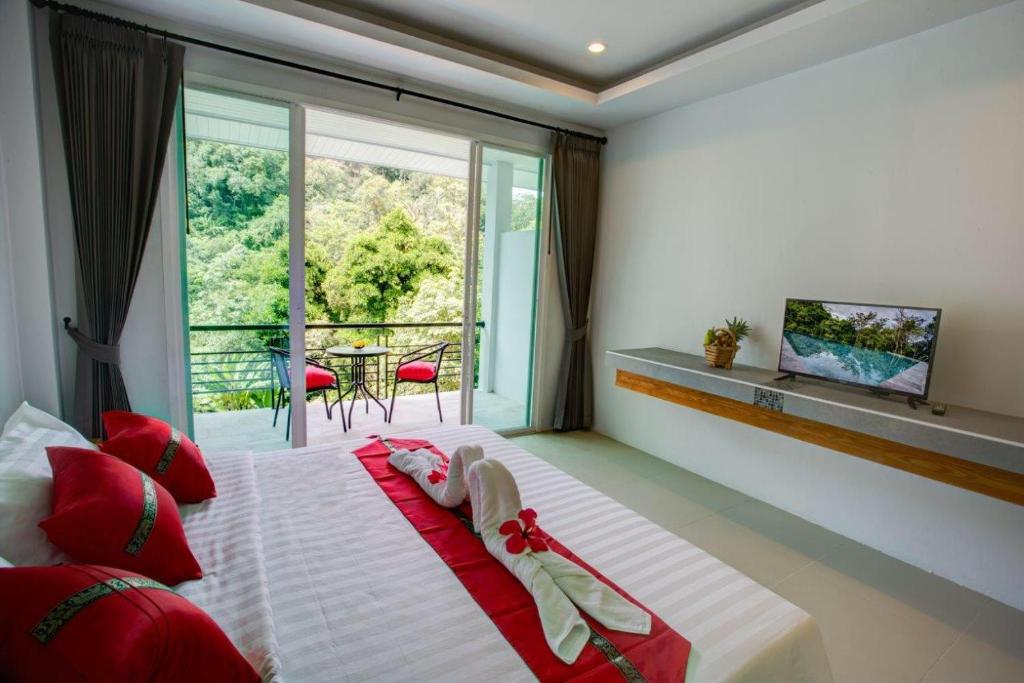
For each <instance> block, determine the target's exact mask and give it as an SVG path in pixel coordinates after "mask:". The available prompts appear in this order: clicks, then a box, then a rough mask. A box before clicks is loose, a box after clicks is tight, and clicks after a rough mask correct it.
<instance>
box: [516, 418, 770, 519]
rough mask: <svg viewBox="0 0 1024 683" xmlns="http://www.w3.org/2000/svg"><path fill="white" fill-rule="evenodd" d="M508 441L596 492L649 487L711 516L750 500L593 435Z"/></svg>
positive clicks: (553, 435) (546, 435)
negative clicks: (631, 487) (633, 485)
mask: <svg viewBox="0 0 1024 683" xmlns="http://www.w3.org/2000/svg"><path fill="white" fill-rule="evenodd" d="M513 440H514V441H516V442H517V443H518V444H519V445H520V446H522V447H523V448H525V449H527V450H529V451H531V452H533V453H535V454H536V455H538V456H540V457H541V458H544V459H545V460H547V461H548V462H550V463H551V464H553V465H555V466H557V467H558V468H559V469H562V470H564V471H566V472H568V473H569V474H572V475H573V476H574V477H576V478H577V479H580V480H581V481H584V482H586V483H587V484H589V485H590V486H593V487H594V488H597V489H599V490H604V489H602V486H604V487H615V486H617V485H619V486H622V485H626V484H638V485H640V486H644V487H648V486H649V487H654V488H655V489H657V490H663V491H666V492H668V493H670V494H671V495H672V496H673V497H674V498H677V499H681V500H686V501H688V502H690V503H696V504H698V505H701V506H703V507H705V508H708V509H710V510H712V511H716V512H717V511H720V510H725V509H727V508H730V507H732V506H734V505H737V504H739V503H742V502H745V501H748V500H750V499H749V498H748V497H747V496H744V495H743V494H742V493H740V492H739V491H736V490H734V489H731V488H729V487H727V486H722V485H721V484H717V483H715V482H713V481H711V480H710V479H705V478H704V477H701V476H700V475H697V474H694V473H693V472H690V471H688V470H684V469H682V468H680V467H676V466H675V465H672V464H670V463H667V462H665V461H664V460H661V459H659V458H655V457H652V456H650V455H648V454H647V453H644V452H643V451H640V450H637V449H635V448H631V447H629V446H626V445H624V444H621V443H619V442H618V441H614V440H612V439H609V438H607V437H605V436H601V435H599V434H596V433H594V432H583V431H581V432H568V433H565V434H556V433H550V432H549V433H544V434H530V435H527V436H522V437H517V438H516V439H513ZM605 492H606V493H609V495H613V494H612V493H611V492H609V491H605Z"/></svg>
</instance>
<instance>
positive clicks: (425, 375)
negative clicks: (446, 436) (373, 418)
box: [388, 342, 451, 422]
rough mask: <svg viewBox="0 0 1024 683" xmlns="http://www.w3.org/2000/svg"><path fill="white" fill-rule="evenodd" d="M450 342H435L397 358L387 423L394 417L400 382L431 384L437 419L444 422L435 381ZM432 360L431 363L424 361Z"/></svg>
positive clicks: (439, 395)
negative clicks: (435, 402)
mask: <svg viewBox="0 0 1024 683" xmlns="http://www.w3.org/2000/svg"><path fill="white" fill-rule="evenodd" d="M449 346H451V343H450V342H437V343H435V344H430V345H428V346H423V347H420V348H418V349H416V350H414V351H410V352H409V353H407V354H405V355H403V356H401V357H399V359H398V365H397V366H396V367H395V386H394V387H393V388H392V391H391V410H389V411H388V422H391V420H392V418H394V416H395V397H396V396H397V395H398V385H399V384H401V383H402V382H411V383H413V384H433V385H434V397H435V398H436V399H437V417H438V418H439V419H440V420H441V422H444V416H443V415H442V414H441V393H440V390H439V389H438V388H437V380H438V378H439V377H440V376H441V359H442V358H443V357H444V351H445V349H447V348H448V347H449ZM431 357H432V358H434V361H433V362H429V361H427V360H424V359H425V358H431Z"/></svg>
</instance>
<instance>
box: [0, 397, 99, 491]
mask: <svg viewBox="0 0 1024 683" xmlns="http://www.w3.org/2000/svg"><path fill="white" fill-rule="evenodd" d="M47 446H75V447H77V448H88V449H90V450H94V451H97V450H99V448H98V447H97V446H96V445H95V444H94V443H92V442H91V441H89V440H88V439H86V438H85V437H84V436H82V435H81V434H79V433H78V432H77V431H75V428H74V427H72V426H71V425H68V424H65V423H63V422H61V421H60V420H58V419H57V418H55V417H54V416H53V415H50V414H49V413H45V412H43V411H42V410H39V409H38V408H33V407H32V406H30V405H29V404H28V403H22V404H21V406H20V407H19V408H18V409H17V410H16V411H14V414H13V415H11V417H10V419H9V420H7V424H5V425H4V431H3V435H2V436H0V477H4V476H12V475H23V476H29V477H51V476H52V472H51V470H50V461H49V460H47V459H46V447H47Z"/></svg>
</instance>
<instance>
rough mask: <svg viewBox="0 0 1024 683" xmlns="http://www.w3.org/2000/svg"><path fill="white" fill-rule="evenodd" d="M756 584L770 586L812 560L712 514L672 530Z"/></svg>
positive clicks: (745, 527)
mask: <svg viewBox="0 0 1024 683" xmlns="http://www.w3.org/2000/svg"><path fill="white" fill-rule="evenodd" d="M676 533H678V534H679V535H680V536H682V537H683V538H685V539H686V540H688V541H690V542H691V543H693V544H694V545H697V546H699V547H700V548H702V549H704V550H706V551H707V552H709V553H711V554H712V555H714V556H715V557H717V558H718V559H720V560H722V561H723V562H725V563H726V564H728V565H731V566H732V567H735V568H736V569H738V570H739V571H741V572H743V573H744V574H746V575H747V576H749V577H750V578H752V579H754V580H755V581H757V582H758V583H761V584H764V585H766V586H769V587H770V586H772V585H774V584H775V583H777V582H778V581H780V580H781V579H783V578H785V577H787V576H789V575H790V574H792V573H794V572H796V571H798V570H800V569H802V568H803V567H806V566H807V565H808V564H809V563H810V562H812V561H813V557H809V556H807V555H805V554H803V553H801V552H800V551H798V550H794V549H793V548H791V547H789V546H787V545H785V544H783V543H780V542H779V541H777V540H775V539H773V538H769V537H767V536H764V535H762V534H760V533H758V532H757V531H754V530H752V529H750V528H749V527H747V526H745V525H744V524H741V523H739V522H735V521H733V520H732V519H729V517H728V516H726V515H721V514H715V515H713V516H711V517H707V518H705V519H701V520H698V521H696V522H694V523H693V524H690V525H689V526H687V527H685V528H683V529H681V530H678V531H676Z"/></svg>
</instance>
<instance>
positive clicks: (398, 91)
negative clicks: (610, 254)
mask: <svg viewBox="0 0 1024 683" xmlns="http://www.w3.org/2000/svg"><path fill="white" fill-rule="evenodd" d="M30 1H31V2H32V4H33V5H35V6H36V7H38V8H40V9H42V8H46V7H48V8H51V9H53V10H56V11H58V12H65V13H67V14H77V15H79V16H84V17H89V18H91V19H95V20H97V21H103V22H107V23H110V24H117V25H120V26H125V27H128V28H133V29H135V30H137V31H142V32H143V33H148V34H150V35H154V36H161V37H163V38H170V39H173V40H178V41H181V42H183V43H190V44H192V45H198V46H200V47H205V48H209V49H211V50H219V51H221V52H228V53H230V54H233V55H238V56H240V57H248V58H249V59H256V60H259V61H261V62H268V63H270V64H275V65H277V66H284V67H288V68H291V69H299V70H300V71H307V72H309V73H313V74H317V75H318V76H326V77H328V78H333V79H336V80H339V81H345V82H347V83H355V84H357V85H362V86H366V87H368V88H376V89H377V90H386V91H388V92H391V93H394V95H395V100H396V101H400V100H401V99H402V96H403V95H406V96H408V97H416V98H419V99H421V100H427V101H429V102H434V103H437V104H443V105H446V106H449V107H455V108H457V109H465V110H466V111H471V112H475V113H477V114H484V115H486V116H493V117H495V118H499V119H504V120H506V121H514V122H515V123H522V124H525V125H527V126H534V127H536V128H544V129H546V130H550V131H554V132H556V133H565V134H567V135H573V136H575V137H579V138H584V139H587V140H595V141H597V142H600V143H601V144H602V145H603V144H606V143H607V142H608V138H606V137H599V136H597V135H591V134H590V133H584V132H581V131H577V130H572V129H569V128H559V127H558V126H552V125H551V124H548V123H542V122H540V121H534V120H532V119H527V118H523V117H521V116H515V115H513V114H507V113H505V112H501V111H495V110H494V109H487V108H485V107H478V106H476V105H474V104H468V103H466V102H459V101H458V100H451V99H448V98H446V97H438V96H437V95H431V94H429V93H425V92H420V91H418V90H408V89H406V88H400V87H398V86H396V85H389V84H387V83H381V82H380V81H372V80H370V79H367V78H359V77H358V76H350V75H348V74H343V73H339V72H337V71H331V70H329V69H321V68H319V67H316V66H310V65H308V64H301V63H299V62H292V61H289V60H287V59H279V58H277V57H271V56H269V55H262V54H260V53H258V52H252V51H250V50H242V49H240V48H237V47H231V46H229V45H221V44H220V43H214V42H211V41H209V40H203V39H202V38H193V37H192V36H187V35H183V34H181V33H174V32H171V31H167V30H166V29H158V28H153V27H151V26H149V25H148V24H147V25H143V24H138V23H135V22H134V21H128V20H127V19H121V18H119V17H113V16H110V15H108V14H102V13H100V12H94V11H92V10H88V9H85V8H84V7H77V6H75V5H68V4H65V3H63V2H57V1H56V0H30Z"/></svg>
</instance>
